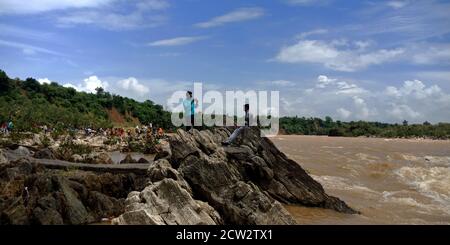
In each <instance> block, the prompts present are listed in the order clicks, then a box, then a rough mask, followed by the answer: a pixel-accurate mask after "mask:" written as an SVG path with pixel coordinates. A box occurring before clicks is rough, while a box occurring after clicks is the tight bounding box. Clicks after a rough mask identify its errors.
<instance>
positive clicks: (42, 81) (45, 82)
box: [37, 78, 52, 84]
mask: <svg viewBox="0 0 450 245" xmlns="http://www.w3.org/2000/svg"><path fill="white" fill-rule="evenodd" d="M37 81H38V82H39V83H40V84H50V83H52V81H50V80H49V79H48V78H39V79H38V80H37Z"/></svg>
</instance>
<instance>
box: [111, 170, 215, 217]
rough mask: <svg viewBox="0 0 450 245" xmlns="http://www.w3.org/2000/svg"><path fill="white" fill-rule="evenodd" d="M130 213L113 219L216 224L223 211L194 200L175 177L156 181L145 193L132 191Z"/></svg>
mask: <svg viewBox="0 0 450 245" xmlns="http://www.w3.org/2000/svg"><path fill="white" fill-rule="evenodd" d="M125 210H126V212H125V213H124V214H122V215H121V216H119V217H118V218H116V219H114V220H113V223H114V224H121V225H142V224H155V225H164V224H168V225H200V224H203V225H214V224H221V223H222V220H221V218H220V216H219V214H218V213H217V212H216V211H215V210H214V209H213V208H212V207H211V206H209V205H208V204H206V203H204V202H201V201H198V200H194V199H193V198H192V197H191V195H190V194H189V193H188V192H187V191H186V190H185V189H184V188H182V187H181V186H180V185H179V184H178V183H177V182H176V181H175V180H173V179H171V178H167V179H163V180H162V181H159V182H156V183H152V184H151V185H149V186H147V187H146V188H145V189H144V190H143V191H142V192H131V193H130V194H129V195H128V198H127V206H126V208H125Z"/></svg>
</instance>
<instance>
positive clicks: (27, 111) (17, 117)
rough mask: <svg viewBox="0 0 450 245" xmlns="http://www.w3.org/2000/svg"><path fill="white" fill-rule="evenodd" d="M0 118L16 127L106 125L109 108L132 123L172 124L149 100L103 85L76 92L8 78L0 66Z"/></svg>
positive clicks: (165, 113)
mask: <svg viewBox="0 0 450 245" xmlns="http://www.w3.org/2000/svg"><path fill="white" fill-rule="evenodd" d="M0 108H1V110H0V122H4V121H6V120H9V119H12V120H13V121H14V124H15V128H17V129H18V130H33V129H35V128H36V127H37V126H41V125H47V126H49V127H54V128H56V129H58V128H64V129H67V128H82V127H93V128H100V127H103V128H106V127H110V126H113V124H114V123H115V122H114V121H113V120H111V117H110V115H109V113H108V112H109V111H112V110H114V111H118V112H119V113H120V114H121V115H122V116H123V117H124V118H125V120H126V122H125V123H127V122H128V123H129V124H130V125H131V123H132V122H134V121H136V118H137V119H138V120H139V122H141V123H143V124H148V123H150V122H152V123H153V125H158V126H161V127H164V128H171V127H172V126H171V125H172V124H171V123H170V114H169V112H167V111H164V110H163V107H162V106H161V105H157V104H155V103H153V102H152V101H150V100H146V101H144V102H138V101H135V100H133V99H130V98H126V97H122V96H119V95H115V94H110V93H109V92H106V91H104V90H103V89H102V88H98V89H97V93H96V94H92V93H85V92H78V91H76V90H75V89H73V88H66V87H63V86H61V85H59V84H57V83H51V84H40V83H39V82H38V81H36V80H35V79H33V78H27V79H26V80H24V81H23V80H19V79H10V78H9V77H8V76H7V74H6V73H5V72H4V71H2V70H0Z"/></svg>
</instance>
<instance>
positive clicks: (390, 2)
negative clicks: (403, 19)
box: [387, 1, 409, 9]
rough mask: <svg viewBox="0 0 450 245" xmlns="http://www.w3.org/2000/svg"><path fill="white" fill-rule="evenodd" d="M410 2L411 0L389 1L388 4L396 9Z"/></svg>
mask: <svg viewBox="0 0 450 245" xmlns="http://www.w3.org/2000/svg"><path fill="white" fill-rule="evenodd" d="M408 4H409V1H389V2H387V5H388V6H389V7H391V8H394V9H400V8H403V7H405V6H407V5H408Z"/></svg>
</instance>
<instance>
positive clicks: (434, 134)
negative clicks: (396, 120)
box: [280, 117, 450, 139]
mask: <svg viewBox="0 0 450 245" xmlns="http://www.w3.org/2000/svg"><path fill="white" fill-rule="evenodd" d="M280 127H281V129H282V130H283V131H284V133H286V134H301V135H328V136H344V137H359V136H367V137H385V138H411V137H426V138H433V139H450V123H439V124H436V125H432V124H430V123H429V122H424V123H423V124H412V125H409V124H408V122H407V121H404V122H403V123H402V124H388V123H380V122H364V121H357V122H341V121H333V119H331V117H326V118H325V120H322V119H320V118H305V117H283V118H280Z"/></svg>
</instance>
